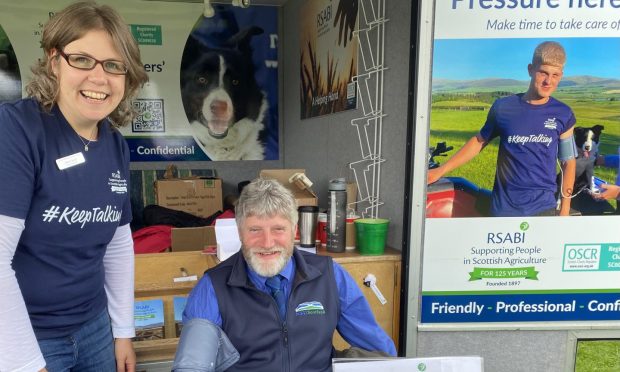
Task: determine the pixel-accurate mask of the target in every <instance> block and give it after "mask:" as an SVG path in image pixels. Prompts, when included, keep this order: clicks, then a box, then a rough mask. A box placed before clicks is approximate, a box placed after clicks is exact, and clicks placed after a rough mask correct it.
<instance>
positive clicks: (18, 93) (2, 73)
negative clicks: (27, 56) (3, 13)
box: [0, 24, 22, 103]
mask: <svg viewBox="0 0 620 372" xmlns="http://www.w3.org/2000/svg"><path fill="white" fill-rule="evenodd" d="M21 97H22V82H21V74H20V73H19V65H18V63H17V57H16V56H15V51H14V50H13V44H11V40H9V37H8V36H7V34H6V32H4V29H3V28H2V25H1V24H0V103H2V102H5V101H13V100H16V99H19V98H21Z"/></svg>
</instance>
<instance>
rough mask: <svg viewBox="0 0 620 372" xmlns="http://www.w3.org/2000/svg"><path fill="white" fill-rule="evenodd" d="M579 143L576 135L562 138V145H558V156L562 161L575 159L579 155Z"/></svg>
mask: <svg viewBox="0 0 620 372" xmlns="http://www.w3.org/2000/svg"><path fill="white" fill-rule="evenodd" d="M577 154H578V153H577V144H576V143H575V136H570V137H568V138H560V145H559V146H558V158H559V159H560V160H561V161H566V160H570V159H575V158H576V157H577Z"/></svg>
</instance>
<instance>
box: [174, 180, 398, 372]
mask: <svg viewBox="0 0 620 372" xmlns="http://www.w3.org/2000/svg"><path fill="white" fill-rule="evenodd" d="M235 211H236V220H237V226H238V228H239V236H240V238H241V243H242V248H241V252H238V253H236V254H235V255H233V256H232V257H230V258H229V259H227V260H226V261H224V262H222V263H220V264H219V265H218V266H216V267H214V268H211V269H209V270H208V271H207V272H206V273H205V275H204V276H203V278H202V279H201V280H200V282H199V283H198V284H197V285H196V287H195V288H194V290H193V291H192V293H191V294H190V296H189V298H188V300H187V305H186V307H185V311H184V313H183V322H184V323H186V322H188V321H189V320H191V319H193V318H203V319H206V320H208V321H210V322H212V323H213V324H215V325H217V326H219V327H221V329H222V330H223V331H224V333H225V335H227V336H228V338H229V339H230V341H231V342H232V344H233V345H234V347H235V348H236V349H237V350H238V352H239V355H240V359H239V361H238V362H237V363H235V364H234V365H233V366H231V367H230V369H228V371H270V372H271V371H296V372H297V371H313V372H316V371H331V358H332V353H333V346H332V336H333V333H334V330H336V329H337V330H338V332H339V333H340V334H341V335H342V337H343V338H344V339H345V340H346V341H347V342H349V343H350V344H351V345H352V346H355V347H358V348H361V349H364V350H369V351H380V352H384V353H388V354H390V355H392V356H395V355H396V349H395V347H394V342H393V341H392V340H391V339H390V338H389V337H388V335H387V334H386V333H385V332H384V331H383V329H381V327H380V326H379V325H378V324H377V322H376V321H375V318H374V316H373V314H372V312H371V310H370V306H369V305H368V302H367V301H366V299H365V297H364V295H363V294H362V292H361V291H360V289H359V288H358V287H357V285H356V284H355V281H354V280H353V278H351V276H350V275H349V274H348V273H347V272H346V271H345V270H344V269H343V268H342V267H341V266H340V265H339V264H337V263H335V262H333V261H332V259H331V258H330V257H327V256H320V255H315V254H311V253H306V252H302V251H298V250H297V249H296V248H294V244H293V240H294V237H295V232H296V228H297V227H296V226H297V205H296V202H295V199H294V198H293V196H292V194H291V193H290V192H289V191H288V190H287V189H286V188H285V187H284V186H282V185H280V184H279V183H278V182H277V181H274V180H264V179H256V180H254V181H252V182H251V183H250V184H248V185H247V186H246V187H245V188H244V189H243V191H242V193H241V195H240V197H239V200H238V202H237V206H236V209H235Z"/></svg>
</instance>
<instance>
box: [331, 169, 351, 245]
mask: <svg viewBox="0 0 620 372" xmlns="http://www.w3.org/2000/svg"><path fill="white" fill-rule="evenodd" d="M346 213H347V183H346V181H345V179H344V178H336V179H333V180H331V181H329V197H328V211H327V226H326V227H327V228H326V230H327V250H328V251H329V252H344V250H345V245H346V237H345V234H346V221H345V218H346Z"/></svg>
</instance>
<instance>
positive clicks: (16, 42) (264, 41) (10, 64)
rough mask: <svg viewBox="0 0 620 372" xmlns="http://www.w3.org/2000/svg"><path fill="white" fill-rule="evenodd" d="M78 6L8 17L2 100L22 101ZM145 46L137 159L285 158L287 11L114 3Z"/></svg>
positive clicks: (0, 72) (61, 0) (33, 5)
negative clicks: (281, 87)
mask: <svg viewBox="0 0 620 372" xmlns="http://www.w3.org/2000/svg"><path fill="white" fill-rule="evenodd" d="M70 2H71V0H58V1H55V2H53V3H48V2H41V1H37V0H23V1H20V2H19V4H17V3H15V4H9V3H7V4H6V5H5V6H4V8H3V11H2V12H0V27H1V28H0V100H10V99H16V98H20V97H21V96H22V94H23V92H22V82H23V81H28V79H29V77H30V69H29V67H30V66H31V65H32V61H36V59H37V58H40V53H41V51H40V38H41V28H42V25H43V24H45V22H47V20H48V19H49V18H50V17H52V16H53V15H54V12H55V11H56V10H57V9H61V8H63V7H64V6H65V5H66V4H68V3H70ZM106 3H107V4H109V5H111V6H113V7H115V8H116V9H118V11H119V12H120V13H121V14H122V15H123V17H124V19H125V20H126V21H127V23H128V26H129V28H130V29H131V32H132V34H133V35H134V37H135V38H136V40H137V41H138V45H139V46H140V53H141V56H142V62H143V64H144V69H145V70H146V72H147V73H148V75H149V82H148V83H147V84H146V85H145V86H144V87H143V89H142V90H141V91H140V94H139V96H138V97H137V99H135V100H134V102H133V107H134V109H135V111H136V112H137V114H138V115H137V116H136V118H135V119H134V121H133V122H132V124H131V125H128V126H126V127H123V128H121V129H120V130H121V133H122V134H123V135H124V136H125V138H126V140H127V143H128V145H129V150H130V159H131V161H132V162H160V161H165V162H170V161H210V160H213V161H221V160H228V161H239V160H277V159H278V158H279V125H278V121H279V120H278V8H277V7H275V6H250V7H248V8H240V7H235V6H232V5H230V4H217V5H215V4H214V10H215V14H214V16H213V17H210V18H206V17H204V15H203V11H204V4H203V3H202V2H201V3H191V2H162V1H145V0H106Z"/></svg>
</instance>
